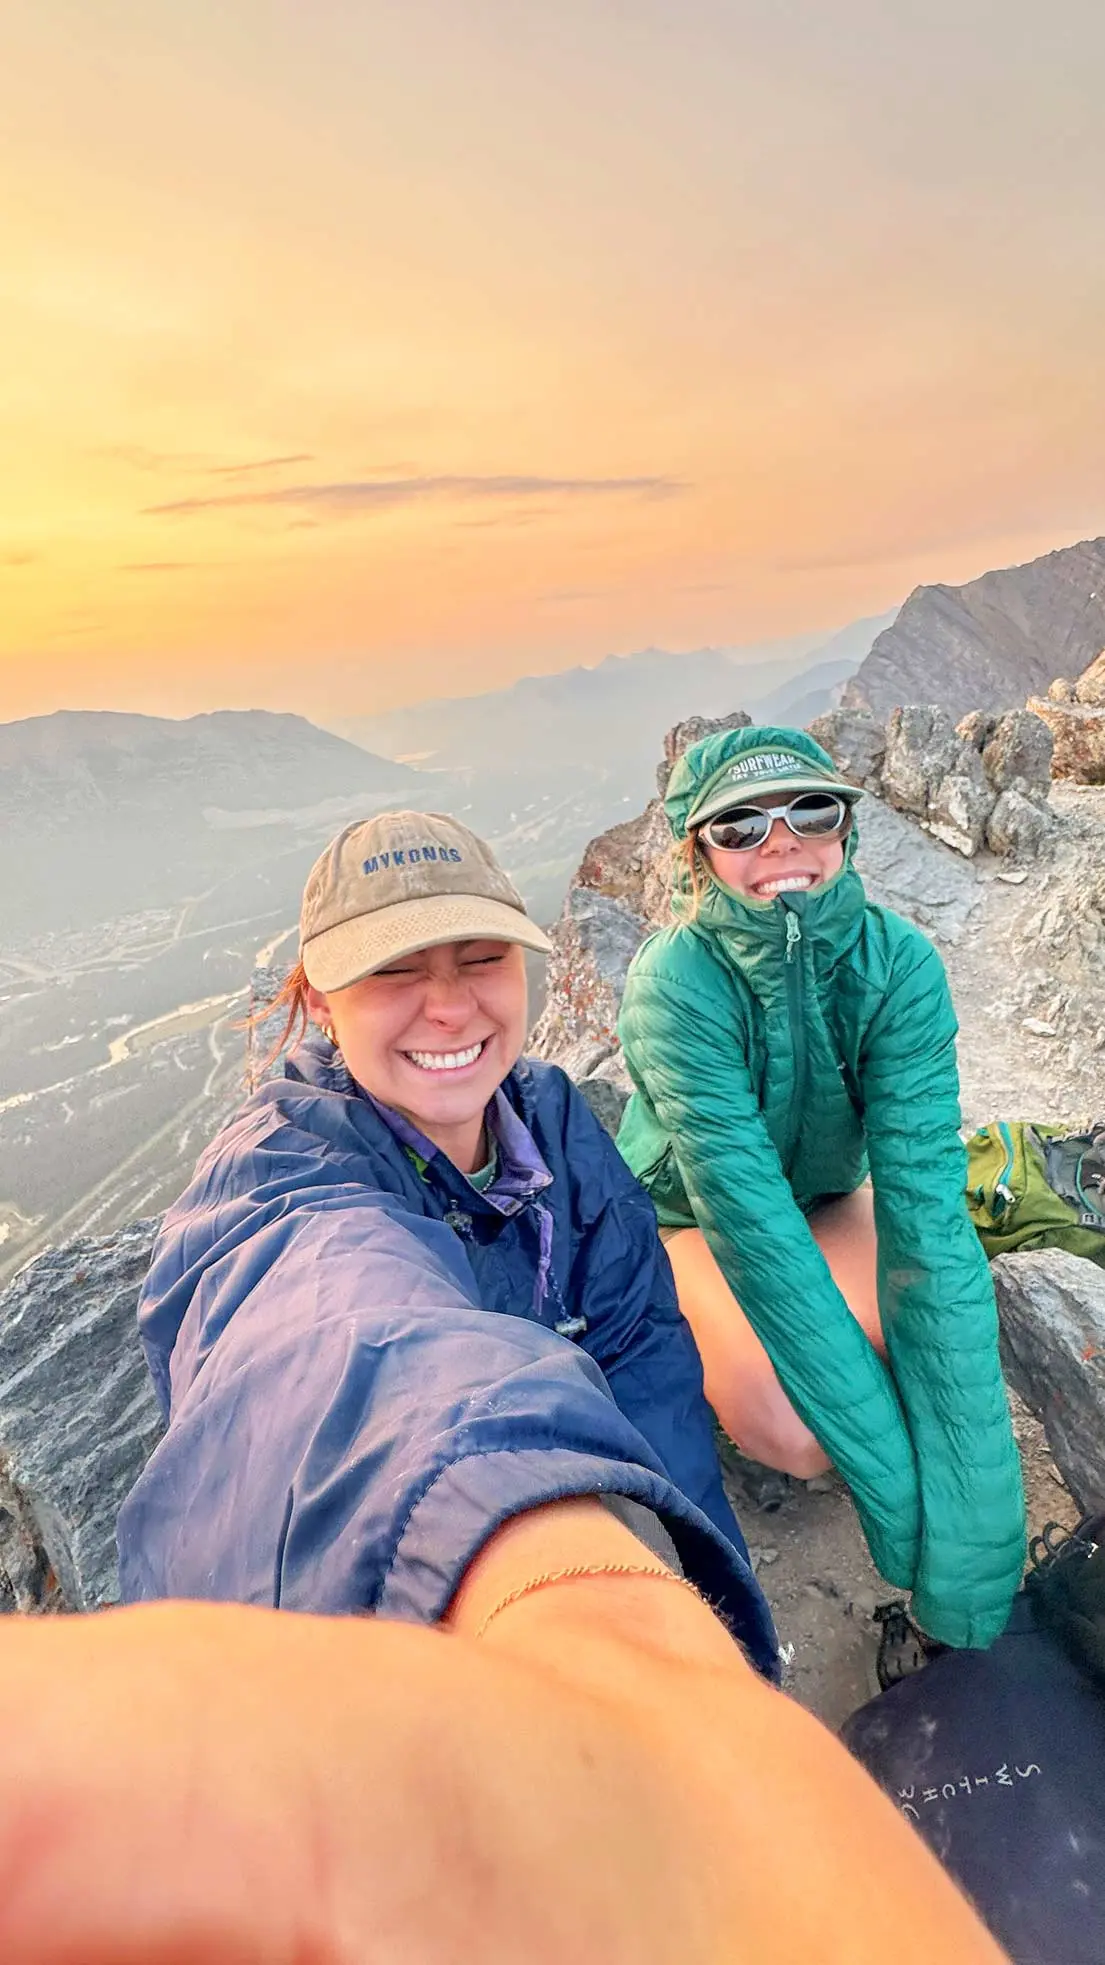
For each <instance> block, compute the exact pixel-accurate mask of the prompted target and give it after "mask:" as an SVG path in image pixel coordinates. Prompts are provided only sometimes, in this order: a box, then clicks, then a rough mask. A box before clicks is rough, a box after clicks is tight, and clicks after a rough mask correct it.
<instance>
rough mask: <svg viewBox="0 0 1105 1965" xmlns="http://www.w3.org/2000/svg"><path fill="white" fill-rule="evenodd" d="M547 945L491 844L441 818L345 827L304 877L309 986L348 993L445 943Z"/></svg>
mask: <svg viewBox="0 0 1105 1965" xmlns="http://www.w3.org/2000/svg"><path fill="white" fill-rule="evenodd" d="M474 941H497V942H517V943H518V944H519V945H520V947H522V948H530V949H534V950H535V951H536V952H537V953H538V954H539V955H548V954H550V952H551V950H552V943H551V942H550V941H549V938H548V936H547V935H545V934H543V933H542V931H541V929H540V928H539V927H538V926H537V923H536V922H535V921H531V920H530V918H529V916H528V915H527V913H526V909H525V902H524V901H523V900H522V896H521V895H520V894H519V892H518V890H517V888H516V887H515V886H514V885H513V884H512V882H511V881H509V880H508V879H507V877H506V874H505V873H504V872H503V870H502V868H501V867H500V866H499V865H498V864H497V863H496V860H495V857H494V855H493V853H492V852H491V849H490V847H489V846H485V844H484V842H483V840H482V839H477V837H476V835H475V833H474V832H469V830H468V828H467V826H462V825H460V824H459V822H458V821H457V820H456V819H449V818H446V817H445V816H444V814H442V813H441V812H381V813H380V814H379V815H378V816H377V817H376V818H374V819H363V820H362V821H361V823H360V824H359V825H354V826H346V828H345V831H344V832H342V833H339V834H338V837H337V838H336V839H335V840H332V841H331V843H330V845H329V846H328V847H327V848H326V851H325V853H323V854H322V855H321V856H320V857H319V858H318V859H317V860H316V861H315V864H314V866H313V867H312V868H311V871H310V873H309V874H308V876H307V885H306V887H305V888H304V890H303V905H302V908H301V910H300V916H299V955H300V960H301V962H302V963H303V967H304V970H305V971H306V975H307V980H308V982H310V983H313V984H314V987H315V988H316V989H322V990H331V989H347V988H348V986H349V984H350V983H355V982H359V981H360V979H361V977H362V976H371V975H372V974H373V972H374V971H375V970H377V969H383V968H385V967H386V966H387V964H388V963H389V962H397V961H398V960H399V957H400V956H402V955H413V953H414V951H415V950H416V949H419V948H438V947H440V946H441V945H442V943H444V942H474Z"/></svg>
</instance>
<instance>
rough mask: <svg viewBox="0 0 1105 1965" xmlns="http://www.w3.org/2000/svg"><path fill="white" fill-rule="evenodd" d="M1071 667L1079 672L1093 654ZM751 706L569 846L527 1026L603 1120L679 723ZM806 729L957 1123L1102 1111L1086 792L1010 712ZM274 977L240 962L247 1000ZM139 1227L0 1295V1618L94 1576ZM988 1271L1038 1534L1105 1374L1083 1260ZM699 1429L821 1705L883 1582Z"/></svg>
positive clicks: (845, 1697)
mask: <svg viewBox="0 0 1105 1965" xmlns="http://www.w3.org/2000/svg"><path fill="white" fill-rule="evenodd" d="M1079 680H1080V683H1081V684H1082V685H1083V686H1084V687H1085V686H1089V687H1094V686H1096V683H1095V682H1094V680H1093V677H1092V673H1091V682H1090V684H1089V685H1086V679H1085V677H1084V676H1080V678H1079ZM1072 691H1073V685H1072ZM1049 700H1052V701H1054V700H1056V699H1055V698H1049ZM1075 700H1080V699H1075ZM1080 706H1081V707H1084V708H1087V709H1090V708H1094V707H1096V705H1094V704H1093V703H1092V702H1090V701H1080ZM747 722H748V717H747V715H746V714H745V713H744V712H740V711H738V712H735V713H734V714H733V715H731V716H729V717H726V718H722V719H718V720H707V719H702V718H697V717H696V718H690V719H688V720H687V721H685V722H683V723H681V724H679V725H677V726H676V727H675V728H674V729H672V730H671V731H670V732H669V734H668V737H667V739H666V741H665V744H664V751H663V756H662V759H661V761H660V765H659V770H658V774H657V787H658V794H659V795H658V796H657V797H656V798H655V799H653V800H652V802H651V803H650V804H649V805H648V806H647V807H646V809H645V810H644V811H643V812H642V813H641V814H640V815H639V816H638V817H636V818H633V819H629V820H627V821H625V822H623V823H621V824H618V825H616V826H614V827H613V828H611V829H610V830H609V831H607V832H605V833H602V834H600V835H599V836H597V837H596V838H594V839H593V840H592V841H591V842H590V844H589V845H588V846H587V848H586V851H585V852H584V854H583V857H582V860H581V863H580V865H579V868H578V871H577V874H576V878H575V880H574V882H573V884H572V887H571V890H570V892H569V894H568V898H567V901H566V903H565V906H564V909H563V913H562V915H561V918H560V921H559V923H558V924H557V926H556V929H555V932H554V954H553V956H552V959H551V962H550V971H549V989H548V994H547V999H546V1002H545V1006H544V1009H543V1012H542V1015H541V1018H540V1020H539V1022H538V1024H537V1026H536V1028H535V1030H534V1032H533V1034H532V1040H531V1046H530V1048H531V1049H532V1050H533V1051H534V1052H536V1053H537V1054H538V1055H540V1056H542V1057H545V1058H550V1059H552V1060H554V1061H555V1062H557V1063H558V1064H560V1065H561V1066H562V1067H563V1068H564V1069H565V1070H566V1071H567V1072H568V1073H569V1074H570V1075H571V1076H572V1077H573V1078H574V1079H575V1080H576V1082H577V1083H578V1084H579V1085H580V1088H581V1090H582V1091H583V1093H584V1096H585V1097H586V1098H587V1099H588V1102H589V1103H590V1104H591V1106H592V1109H593V1110H594V1111H595V1113H596V1114H597V1116H598V1118H599V1120H600V1121H601V1123H602V1124H603V1125H605V1126H606V1127H607V1129H608V1130H609V1131H610V1132H612V1133H613V1132H615V1131H616V1129H617V1126H618V1122H619V1119H620V1116H621V1113H622V1110H623V1109H624V1105H625V1101H626V1098H627V1097H628V1095H629V1091H630V1087H629V1082H628V1079H627V1076H626V1072H625V1068H624V1064H623V1062H622V1059H621V1054H620V1051H619V1048H618V1041H617V1031H616V1024H617V1014H618V1006H619V1003H620V999H621V994H622V990H623V988H624V984H625V977H626V973H627V970H628V967H629V964H630V962H631V961H632V958H633V954H634V952H635V950H636V949H637V948H638V946H639V945H640V942H641V940H642V938H643V937H644V936H645V935H646V934H648V933H649V932H650V930H651V928H653V927H654V926H656V925H657V924H659V923H661V922H662V921H664V920H665V919H666V918H667V914H668V903H669V895H670V871H671V852H670V845H671V842H670V836H669V832H668V827H667V822H666V819H665V816H664V810H663V805H662V795H663V792H664V790H665V788H666V785H667V780H668V777H669V775H670V772H671V768H672V765H673V763H674V761H675V759H676V758H677V757H678V756H679V755H680V754H681V753H682V751H683V750H684V749H685V748H686V747H687V745H688V744H689V743H691V742H694V741H695V739H697V738H698V737H700V736H702V735H704V734H706V732H707V731H708V730H711V729H716V728H732V727H736V726H740V725H743V724H746V723H747ZM813 728H814V734H815V735H817V736H818V737H819V739H820V741H821V742H822V743H823V744H825V746H826V748H827V749H828V750H829V751H830V752H831V753H832V755H833V757H834V760H835V761H836V764H837V766H838V768H839V769H840V770H841V771H842V772H844V773H845V774H846V775H847V776H848V778H849V779H850V780H851V782H853V783H855V784H857V785H861V786H863V787H864V788H865V791H866V793H867V796H866V797H865V798H864V800H863V801H862V805H861V811H860V821H859V823H860V847H859V854H858V857H857V864H858V866H859V869H860V871H861V873H862V875H863V878H864V881H865V883H866V886H867V890H868V893H869V895H870V896H871V898H872V899H873V900H875V901H877V902H879V903H880V904H882V905H884V906H889V907H892V908H894V909H896V910H897V911H898V912H899V913H902V914H904V915H906V916H908V917H909V918H910V919H912V920H914V921H916V922H917V923H918V925H919V926H920V927H922V928H923V929H924V930H925V932H926V933H927V934H929V935H930V936H931V937H932V939H933V940H934V941H935V942H936V944H937V946H938V947H939V948H940V950H941V953H942V955H943V957H944V960H945V963H946V965H947V968H948V973H949V977H950V981H951V986H952V992H953V996H954V998H955V1002H956V1006H957V1010H958V1012H959V1017H960V1025H961V1039H960V1068H961V1078H962V1086H963V1102H964V1115H965V1121H966V1123H967V1124H968V1125H970V1126H972V1127H973V1126H975V1125H979V1124H982V1123H984V1122H986V1121H988V1120H992V1119H995V1118H1026V1119H1052V1120H1057V1121H1059V1122H1062V1123H1070V1124H1071V1125H1072V1126H1079V1127H1082V1126H1084V1125H1085V1124H1086V1123H1087V1122H1088V1120H1089V1119H1091V1118H1093V1117H1095V1116H1100V1108H1101V1084H1102V1073H1103V1071H1105V987H1103V985H1105V788H1103V789H1101V790H1095V789H1094V787H1093V786H1092V785H1085V784H1073V783H1071V782H1070V781H1068V780H1065V779H1060V778H1053V776H1052V769H1053V765H1052V745H1053V736H1052V732H1051V729H1050V726H1049V725H1048V724H1047V723H1046V721H1045V719H1043V718H1041V717H1040V716H1039V715H1038V714H1037V713H1036V712H1035V710H1034V709H1033V710H1032V711H1029V710H1026V709H1024V708H1022V707H1015V708H1014V709H1013V710H1012V711H1008V712H1006V713H1004V714H999V713H997V712H996V711H994V710H993V709H987V710H986V711H985V712H980V711H978V710H969V711H968V713H966V714H964V715H962V716H960V718H959V720H958V722H955V721H953V718H952V715H951V713H950V712H949V711H947V710H939V709H935V708H934V707H933V706H932V705H912V706H909V705H907V706H906V707H905V708H902V709H900V710H899V711H897V712H896V713H895V714H892V715H890V716H889V717H886V718H882V717H879V716H877V715H876V714H875V713H874V712H873V711H872V710H871V709H869V708H865V707H863V706H858V707H857V706H851V707H849V706H841V707H840V708H839V709H837V710H835V711H833V712H831V713H829V714H828V715H826V716H825V717H823V718H821V719H820V720H819V721H818V722H817V723H816V724H815V725H814V726H813ZM277 980H278V978H277V976H276V973H275V972H274V971H271V970H269V969H266V968H264V967H262V968H260V969H258V970H257V971H256V972H255V976H254V988H253V992H252V996H253V1007H254V1008H255V1009H257V1010H259V1011H263V1010H264V1008H265V1006H266V1005H267V1003H268V1002H269V1001H270V1000H271V997H272V995H273V993H274V991H275V987H276V983H277ZM280 1034H281V1027H280V1023H279V1021H278V1020H277V1019H276V1018H270V1019H268V1022H267V1024H264V1025H262V1026H261V1027H260V1028H259V1029H257V1030H256V1031H255V1032H254V1033H253V1034H252V1035H251V1037H250V1038H249V1040H248V1042H249V1056H248V1059H247V1061H246V1062H247V1067H248V1072H249V1076H250V1078H251V1079H252V1081H253V1082H257V1081H258V1080H259V1079H260V1078H262V1077H263V1076H264V1075H265V1073H266V1071H267V1070H268V1069H271V1064H270V1050H271V1046H272V1044H273V1043H274V1042H275V1041H276V1040H278V1039H279V1037H280ZM156 1226H157V1224H156V1221H142V1222H138V1223H136V1224H135V1225H133V1226H132V1227H130V1228H128V1229H126V1230H123V1231H120V1232H118V1233H115V1234H111V1235H105V1236H101V1237H99V1238H89V1239H84V1240H81V1241H77V1242H71V1243H68V1244H66V1245H65V1246H63V1247H60V1248H56V1249H50V1250H47V1251H46V1252H45V1253H43V1254H41V1255H39V1256H38V1257H37V1258H36V1259H35V1260H34V1261H32V1262H30V1263H28V1264H27V1265H26V1266H25V1267H24V1268H23V1269H22V1271H21V1272H20V1273H19V1275H17V1276H16V1278H15V1280H14V1281H13V1282H11V1283H10V1284H9V1286H8V1288H7V1290H6V1291H4V1293H3V1294H2V1295H0V1612H2V1611H4V1610H7V1611H9V1612H44V1611H45V1612H49V1611H57V1610H88V1609H94V1608H96V1607H98V1606H100V1605H103V1604H109V1603H111V1602H113V1601H114V1600H115V1598H116V1595H117V1581H116V1575H115V1561H114V1519H115V1514H116V1511H117V1509H118V1506H119V1503H120V1502H121V1500H122V1498H123V1495H124V1494H125V1493H126V1492H127V1490H128V1488H129V1486H130V1485H131V1483H132V1482H133V1480H134V1478H135V1477H136V1476H137V1473H138V1471H139V1469H140V1468H141V1466H142V1464H143V1462H144V1460H145V1457H146V1456H147V1455H148V1453H149V1452H150V1451H151V1450H152V1448H153V1446H154V1444H155V1443H156V1440H157V1438H158V1436H159V1432H160V1419H159V1415H158V1412H157V1409H156V1405H155V1402H154V1399H153V1393H152V1390H151V1387H150V1384H149V1380H148V1377H147V1374H146V1370H145V1364H144V1361H143V1358H142V1354H141V1350H140V1347H139V1344H138V1339H137V1331H136V1325H135V1306H136V1301H137V1296H138V1291H139V1288H140V1286H141V1279H142V1276H143V1274H144V1273H145V1269H146V1266H147V1264H148V1261H149V1255H150V1249H151V1246H152V1239H153V1235H154V1233H155V1231H156ZM994 1273H995V1281H996V1284H997V1290H998V1300H999V1305H1000V1310H1001V1321H1002V1331H1003V1345H1004V1355H1005V1359H1006V1367H1007V1372H1008V1375H1009V1379H1010V1383H1011V1385H1012V1386H1013V1387H1014V1388H1015V1394H1017V1393H1019V1394H1020V1395H1021V1397H1022V1399H1023V1403H1022V1402H1021V1401H1020V1400H1018V1399H1017V1398H1016V1396H1014V1411H1015V1427H1016V1431H1017V1435H1018V1438H1019V1439H1020V1441H1021V1446H1022V1455H1023V1459H1024V1464H1025V1470H1026V1478H1027V1484H1028V1492H1029V1502H1030V1521H1031V1523H1032V1526H1033V1529H1034V1530H1035V1529H1038V1528H1039V1527H1040V1526H1041V1525H1042V1523H1043V1522H1044V1521H1045V1520H1046V1519H1048V1518H1049V1517H1051V1516H1055V1517H1056V1518H1058V1519H1061V1520H1065V1521H1068V1522H1069V1521H1071V1520H1073V1519H1074V1516H1075V1513H1076V1512H1077V1502H1078V1501H1085V1502H1086V1503H1087V1505H1089V1504H1092V1503H1094V1502H1097V1504H1098V1505H1101V1503H1102V1498H1103V1497H1102V1488H1101V1483H1102V1480H1103V1479H1105V1464H1103V1462H1102V1459H1101V1441H1102V1440H1103V1439H1105V1382H1103V1380H1102V1377H1101V1373H1100V1372H1099V1371H1098V1370H1097V1366H1096V1363H1094V1362H1093V1361H1094V1360H1097V1359H1098V1352H1099V1350H1100V1349H1101V1348H1102V1346H1105V1302H1103V1299H1102V1290H1103V1288H1105V1270H1098V1269H1097V1268H1096V1266H1095V1265H1093V1264H1091V1263H1088V1262H1086V1261H1084V1260H1080V1259H1079V1258H1076V1257H1072V1256H1066V1255H1062V1254H1058V1253H1056V1252H1053V1251H1042V1252H1037V1253H1032V1254H1018V1255H1014V1256H1008V1257H1003V1258H1002V1259H1001V1260H1000V1261H999V1262H998V1263H996V1264H995V1266H994ZM1088 1360H1089V1361H1090V1363H1091V1364H1092V1367H1093V1368H1092V1369H1091V1368H1088V1363H1087V1361H1088ZM1034 1415H1036V1416H1034ZM722 1451H723V1471H724V1475H725V1480H726V1484H727V1486H728V1488H729V1491H730V1493H731V1496H732V1498H733V1500H734V1503H735V1505H736V1507H737V1509H738V1512H739V1513H740V1514H741V1516H742V1519H743V1523H744V1527H745V1530H746V1533H747V1535H748V1539H749V1543H750V1546H751V1553H752V1558H753V1563H754V1565H755V1567H756V1568H757V1570H758V1572H759V1574H760V1578H761V1581H762V1582H763V1583H764V1585H765V1588H766V1589H767V1592H768V1595H769V1597H770V1600H771V1602H772V1605H773V1608H774V1610H775V1613H776V1618H777V1621H778V1624H779V1627H780V1630H781V1632H782V1635H783V1638H784V1640H785V1641H786V1642H788V1643H792V1644H793V1645H794V1646H795V1661H794V1666H793V1670H792V1679H791V1683H792V1689H793V1690H794V1692H795V1694H796V1696H798V1697H799V1698H800V1699H802V1700H803V1702H804V1703H806V1704H808V1705H809V1706H810V1707H811V1708H812V1709H813V1710H814V1711H816V1712H818V1713H820V1714H821V1715H822V1716H823V1717H824V1718H826V1719H827V1720H828V1721H829V1722H830V1723H837V1722H839V1721H841V1720H843V1719H844V1718H845V1717H846V1716H847V1714H848V1713H849V1712H850V1711H851V1710H852V1709H853V1708H854V1707H855V1706H857V1705H858V1704H860V1703H861V1701H862V1700H863V1699H864V1698H865V1697H866V1694H867V1672H868V1666H869V1662H870V1654H871V1650H872V1647H873V1626H872V1622H871V1613H872V1611H873V1610H874V1608H875V1605H876V1604H877V1603H878V1602H880V1601H882V1600H884V1599H885V1598H886V1597H888V1596H889V1595H891V1594H892V1592H891V1591H890V1590H889V1588H888V1586H887V1585H885V1584H884V1583H882V1582H881V1580H880V1579H879V1577H878V1576H877V1575H876V1573H875V1572H874V1570H873V1569H872V1568H871V1565H870V1561H869V1559H868V1557H867V1554H866V1550H865V1548H864V1545H863V1541H862V1536H861V1534H860V1531H859V1527H858V1522H857V1520H856V1516H855V1512H854V1510H853V1509H852V1507H851V1504H850V1502H849V1500H848V1498H847V1495H846V1493H845V1491H844V1489H843V1487H842V1485H841V1484H840V1482H839V1481H837V1480H836V1479H835V1478H833V1477H829V1478H826V1479H824V1480H817V1481H814V1482H811V1483H802V1482H793V1481H786V1480H785V1479H782V1478H781V1477H773V1479H772V1480H770V1481H764V1479H763V1478H762V1470H757V1469H755V1468H754V1467H752V1466H750V1464H749V1463H747V1462H743V1461H741V1459H740V1457H739V1456H736V1455H734V1454H733V1452H732V1451H731V1450H730V1449H729V1447H728V1445H727V1444H726V1443H725V1442H722Z"/></svg>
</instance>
